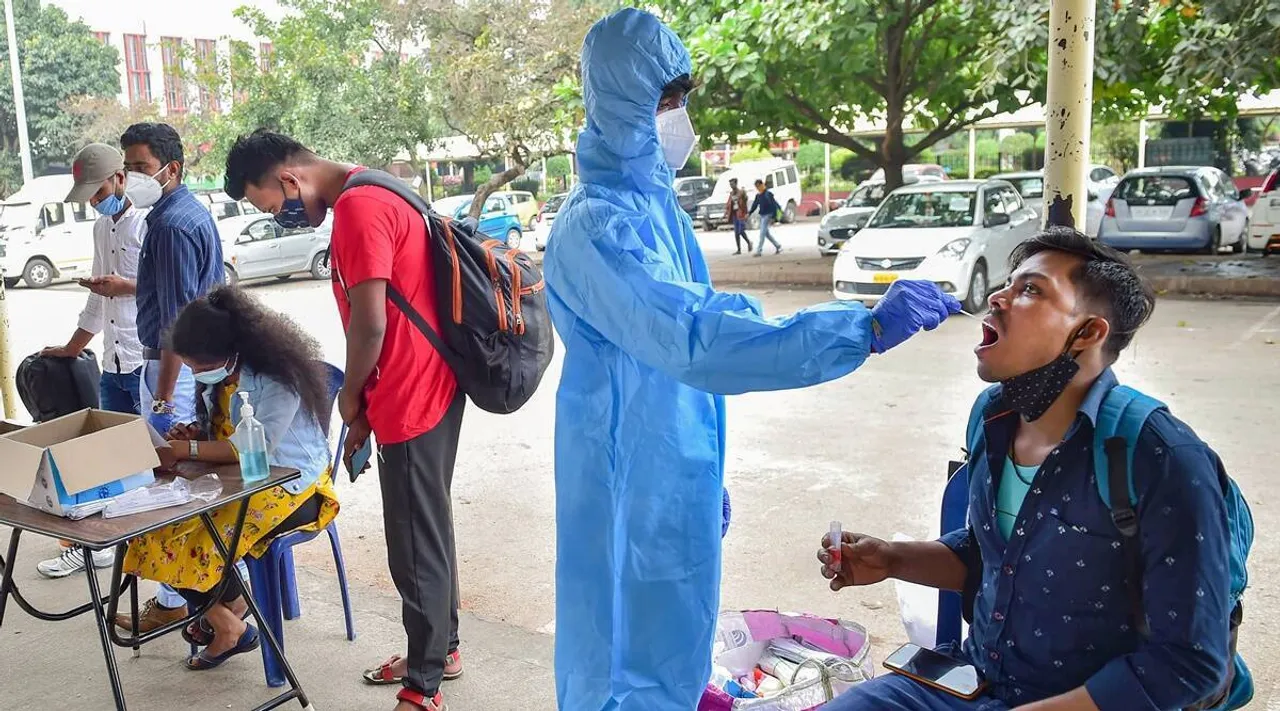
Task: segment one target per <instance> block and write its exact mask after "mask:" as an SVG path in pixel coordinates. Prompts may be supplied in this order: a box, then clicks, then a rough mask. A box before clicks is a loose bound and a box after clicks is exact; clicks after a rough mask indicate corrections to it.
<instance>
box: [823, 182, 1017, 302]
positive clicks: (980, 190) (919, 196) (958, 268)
mask: <svg viewBox="0 0 1280 711" xmlns="http://www.w3.org/2000/svg"><path fill="white" fill-rule="evenodd" d="M1037 226H1038V223H1037V222H1036V219H1035V211H1034V210H1032V209H1030V208H1028V207H1027V206H1026V205H1025V204H1024V203H1023V201H1022V197H1021V196H1020V195H1018V192H1017V191H1016V190H1014V189H1013V186H1012V185H1010V184H1009V183H1006V182H1004V181H1003V180H989V181H985V182H982V181H973V180H963V181H962V180H954V181H947V182H938V183H916V184H915V185H908V186H905V187H901V188H898V189H897V190H895V191H893V192H892V193H891V194H890V195H889V196H888V197H887V198H885V200H884V202H882V203H880V207H879V208H877V209H876V211H875V214H873V215H872V216H871V219H870V221H868V222H867V226H866V227H864V228H863V229H862V230H861V231H859V232H858V233H857V234H855V235H853V236H852V237H850V238H849V240H848V241H846V242H845V243H844V246H843V247H842V248H841V249H840V254H839V256H837V257H836V263H835V267H834V269H833V271H832V280H833V282H834V287H835V289H834V291H835V297H836V298H837V299H841V300H845V301H863V302H873V301H878V300H879V299H880V297H882V296H884V294H885V292H886V291H887V290H888V289H889V285H890V284H892V283H893V282H895V281H897V280H898V279H923V280H926V281H932V282H934V283H936V284H937V285H938V286H939V287H941V288H942V290H943V291H945V292H947V293H949V294H954V295H956V296H957V297H958V298H960V299H962V300H963V302H964V307H965V309H967V310H968V311H970V312H971V313H976V312H977V311H979V310H980V309H982V308H983V307H984V306H985V305H986V299H987V295H988V294H990V293H991V291H992V285H997V286H998V285H1000V284H1003V283H1004V282H1005V281H1006V280H1007V279H1008V278H1009V255H1010V254H1011V253H1012V252H1013V249H1014V248H1015V247H1017V246H1018V245H1019V244H1021V243H1022V242H1023V241H1024V240H1026V239H1027V238H1029V237H1031V236H1032V235H1034V234H1035V232H1036V229H1037Z"/></svg>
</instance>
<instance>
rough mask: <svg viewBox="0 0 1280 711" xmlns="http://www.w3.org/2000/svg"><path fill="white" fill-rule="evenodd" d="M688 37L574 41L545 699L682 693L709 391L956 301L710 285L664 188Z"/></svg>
mask: <svg viewBox="0 0 1280 711" xmlns="http://www.w3.org/2000/svg"><path fill="white" fill-rule="evenodd" d="M690 76H691V67H690V60H689V53H688V52H687V51H686V49H685V48H684V45H683V44H681V42H680V40H679V39H678V38H677V37H676V36H675V34H674V33H673V32H672V31H671V30H669V29H668V28H667V27H665V26H664V25H663V24H662V23H661V22H660V21H659V20H658V19H657V18H655V17H654V16H653V15H650V14H648V13H645V12H642V11H638V10H634V9H628V10H622V11H620V12H618V13H616V14H614V15H611V16H609V17H607V18H605V19H604V20H601V21H600V22H599V23H597V24H596V25H595V26H594V27H593V28H592V29H591V31H590V32H589V33H588V35H587V38H586V42H585V44H584V46H583V50H582V85H583V99H584V102H585V107H586V114H587V124H586V128H585V130H584V131H583V133H582V135H581V137H580V138H579V139H578V161H579V166H580V174H581V179H582V183H581V185H580V186H578V187H577V188H576V189H575V190H574V192H573V193H572V195H571V196H570V197H569V199H568V200H567V201H566V202H565V204H564V206H563V208H562V209H561V211H560V213H559V215H558V216H557V217H556V221H555V227H554V229H553V230H552V235H551V239H550V240H549V244H548V247H547V253H546V260H545V262H544V265H543V268H544V274H545V277H546V281H547V285H548V292H549V303H550V307H551V315H552V319H553V320H554V323H555V327H556V331H557V332H558V333H559V334H560V337H561V339H562V340H563V341H564V344H565V355H564V367H563V372H562V374H561V380H560V388H559V392H558V394H557V400H556V434H555V467H556V527H557V551H556V552H557V557H556V662H555V666H556V691H557V694H558V697H559V704H560V708H561V709H562V710H564V711H693V709H694V708H695V706H696V705H697V703H698V698H699V696H700V695H701V693H702V691H703V688H704V686H705V685H706V683H707V680H708V679H709V677H710V675H711V646H712V640H713V637H714V634H715V621H716V612H717V607H718V604H719V599H718V598H719V587H720V536H721V523H722V520H721V516H722V513H721V507H722V492H723V489H722V487H723V475H724V460H725V459H724V455H725V403H724V395H728V394H735V393H744V392H749V391H754V390H779V389H784V388H799V387H804V386H807V385H813V384H815V383H821V382H824V381H827V380H831V379H834V378H838V377H840V376H842V375H845V374H847V373H849V372H851V371H853V370H854V369H856V368H857V367H858V366H860V365H861V364H862V363H863V361H865V360H866V358H867V356H868V354H869V353H879V352H883V351H885V350H887V349H889V348H891V347H893V346H895V345H897V344H899V343H901V342H902V341H904V340H906V339H907V338H908V337H909V336H911V335H912V334H914V333H915V332H917V331H919V330H920V329H922V328H923V329H929V328H934V327H936V326H937V325H938V324H939V323H940V322H941V321H943V320H944V319H945V318H946V317H947V315H948V314H949V313H954V312H956V311H957V310H959V308H960V305H959V303H958V302H956V300H955V299H954V298H952V297H949V296H946V295H944V294H942V293H941V292H940V291H939V290H938V288H937V287H936V286H935V285H933V284H932V283H922V282H899V283H897V284H895V285H894V286H893V287H892V288H891V289H890V291H889V292H888V293H887V294H886V295H885V298H884V299H883V300H882V301H881V302H880V304H879V305H878V306H877V307H876V310H875V311H868V310H867V309H866V308H865V307H863V306H862V305H859V304H852V303H847V304H846V303H829V304H823V305H819V306H815V307H812V308H809V309H805V310H804V311H801V312H799V313H797V314H794V315H792V316H789V317H786V318H779V319H769V318H766V317H765V316H764V314H763V312H762V310H761V307H760V304H759V303H758V302H757V301H756V300H754V299H752V298H750V297H747V296H743V295H740V294H728V293H723V292H718V291H716V290H715V289H713V288H712V287H711V279H710V278H709V275H708V272H707V264H706V262H705V261H704V259H703V256H702V252H701V251H700V249H699V247H698V243H697V242H696V241H695V239H694V234H693V228H692V224H691V222H690V220H689V217H688V216H687V215H686V214H685V213H684V211H683V210H681V209H680V205H679V203H678V202H677V201H676V196H675V192H674V191H673V189H672V179H673V176H674V171H676V170H678V169H679V168H681V167H682V166H683V165H684V162H685V161H686V160H687V159H688V157H689V155H690V153H692V151H693V149H694V143H695V139H694V131H693V126H692V124H691V123H690V121H689V118H688V114H687V113H686V111H685V95H686V94H687V93H688V91H689V90H691V89H692V88H693V84H692V82H691V81H690Z"/></svg>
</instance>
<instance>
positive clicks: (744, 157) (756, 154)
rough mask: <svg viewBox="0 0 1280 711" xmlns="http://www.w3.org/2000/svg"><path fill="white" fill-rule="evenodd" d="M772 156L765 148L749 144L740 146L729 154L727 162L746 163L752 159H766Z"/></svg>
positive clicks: (733, 163)
mask: <svg viewBox="0 0 1280 711" xmlns="http://www.w3.org/2000/svg"><path fill="white" fill-rule="evenodd" d="M772 157H773V154H772V153H770V152H769V151H768V150H767V149H764V148H761V147H760V146H750V147H748V148H740V149H738V150H736V151H734V152H733V153H732V154H731V155H730V156H729V164H730V165H735V164H738V163H747V162H750V161H753V160H768V159H770V158H772Z"/></svg>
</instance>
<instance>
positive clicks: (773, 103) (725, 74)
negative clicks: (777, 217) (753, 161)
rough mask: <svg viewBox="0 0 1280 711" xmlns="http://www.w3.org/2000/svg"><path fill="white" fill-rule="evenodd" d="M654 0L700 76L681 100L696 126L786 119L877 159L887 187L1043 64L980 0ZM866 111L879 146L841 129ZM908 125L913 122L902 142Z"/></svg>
mask: <svg viewBox="0 0 1280 711" xmlns="http://www.w3.org/2000/svg"><path fill="white" fill-rule="evenodd" d="M660 4H661V5H662V6H663V8H664V10H665V14H666V15H667V17H668V18H669V19H670V21H671V22H672V25H673V27H674V28H675V29H676V31H677V33H678V34H680V36H681V37H683V38H684V39H685V40H686V42H687V44H688V45H689V48H690V51H691V53H692V55H693V63H694V66H695V67H696V70H697V72H698V74H699V78H700V79H701V80H702V81H703V82H704V83H705V88H704V89H703V90H701V91H699V95H698V96H697V97H696V101H695V102H692V103H691V107H692V108H693V110H694V111H695V113H696V119H697V125H698V127H699V130H700V131H701V133H703V135H714V134H718V133H723V134H728V135H729V136H730V137H731V139H732V138H733V137H736V136H738V135H743V134H746V133H750V132H758V133H761V134H765V135H774V134H776V133H777V132H779V131H781V130H783V129H785V130H787V131H790V132H791V134H792V135H795V136H798V137H801V138H804V139H808V140H813V141H822V142H826V143H830V144H832V145H834V146H839V147H842V148H845V149H847V150H849V151H852V152H853V153H854V154H856V155H857V156H858V157H860V158H862V159H865V160H868V161H871V162H873V163H874V164H875V165H877V166H880V167H883V168H885V172H886V177H887V179H888V181H889V182H890V184H892V185H898V184H901V182H902V165H903V164H905V163H908V162H912V160H913V159H914V158H916V157H917V156H918V155H919V154H920V153H921V152H922V151H923V150H924V149H926V148H929V147H930V146H932V145H934V144H935V143H937V142H938V141H940V140H942V139H943V138H946V137H947V136H950V135H951V134H953V133H955V132H956V131H959V130H960V129H962V128H964V127H965V126H967V125H968V124H970V123H972V122H974V121H977V120H980V119H982V118H985V117H986V116H990V115H994V114H996V113H999V112H1002V111H1010V110H1014V109H1017V108H1019V107H1021V106H1023V105H1025V104H1026V103H1028V102H1029V101H1030V98H1029V94H1028V92H1029V90H1031V89H1033V88H1034V86H1035V84H1036V83H1037V82H1038V81H1040V76H1041V74H1042V72H1041V71H1040V69H1039V68H1037V67H1035V66H1032V65H1031V64H1029V62H1028V60H1029V57H1030V56H1031V55H1032V49H1031V48H1030V47H1028V46H1022V45H1018V44H1016V43H1012V42H1009V41H1007V39H1006V37H1007V35H1008V34H1009V33H1010V28H1009V27H1008V26H1007V24H1006V21H997V17H996V12H997V10H998V9H999V8H998V6H995V5H994V4H993V3H992V2H991V1H990V0H842V1H840V2H835V3H832V2H826V1H825V0H745V1H741V0H710V1H709V2H699V3H687V2H682V1H681V0H661V3H660ZM1035 21H1036V18H1034V17H1028V18H1025V19H1022V20H1020V22H1022V23H1031V22H1035ZM783 27H785V28H789V29H787V30H786V31H781V30H780V29H779V28H783ZM866 120H871V121H883V122H884V123H885V124H886V126H887V130H886V133H885V135H884V137H883V139H882V140H880V141H879V143H878V145H868V144H867V143H864V142H863V141H862V140H859V139H857V138H855V137H854V136H853V135H852V134H851V128H852V127H853V126H854V125H855V124H856V123H857V122H858V121H866ZM907 127H914V128H917V129H921V130H923V131H924V134H923V135H922V136H921V137H920V139H919V140H917V141H915V142H914V143H912V144H911V145H908V144H907V142H906V141H905V139H904V128H907Z"/></svg>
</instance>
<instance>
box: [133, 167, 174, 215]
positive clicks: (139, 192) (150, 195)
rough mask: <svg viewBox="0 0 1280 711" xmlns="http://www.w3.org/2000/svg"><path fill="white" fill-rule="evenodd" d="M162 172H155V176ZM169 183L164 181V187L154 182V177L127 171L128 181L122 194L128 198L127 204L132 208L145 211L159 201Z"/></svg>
mask: <svg viewBox="0 0 1280 711" xmlns="http://www.w3.org/2000/svg"><path fill="white" fill-rule="evenodd" d="M163 172H164V168H161V169H160V170H158V171H156V175H159V174H160V173H163ZM169 182H172V180H170V181H166V182H165V184H164V185H161V184H160V181H158V180H156V176H155V175H146V174H144V173H135V172H133V171H129V179H128V181H127V182H126V183H125V186H124V194H125V196H127V197H128V198H129V202H131V203H133V205H134V207H137V208H140V209H144V210H145V209H146V208H148V207H151V206H152V205H154V204H156V203H157V202H159V201H160V197H161V196H162V195H163V194H164V189H165V187H166V186H167V185H169Z"/></svg>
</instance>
